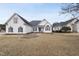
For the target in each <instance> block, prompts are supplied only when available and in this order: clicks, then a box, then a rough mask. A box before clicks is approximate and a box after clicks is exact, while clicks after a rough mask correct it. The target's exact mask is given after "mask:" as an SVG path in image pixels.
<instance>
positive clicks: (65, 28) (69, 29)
mask: <svg viewBox="0 0 79 59" xmlns="http://www.w3.org/2000/svg"><path fill="white" fill-rule="evenodd" d="M60 31H61V32H70V31H71V28H70V27H62V28H61V30H60Z"/></svg>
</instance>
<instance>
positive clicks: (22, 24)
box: [6, 15, 33, 33]
mask: <svg viewBox="0 0 79 59" xmlns="http://www.w3.org/2000/svg"><path fill="white" fill-rule="evenodd" d="M14 17H18V16H17V15H15V16H14ZM14 17H12V18H11V20H10V21H9V22H8V24H6V33H10V32H8V28H9V27H10V26H11V27H13V32H12V33H18V28H19V27H22V28H23V33H29V32H32V31H33V30H32V27H31V26H29V25H27V24H26V25H25V22H24V21H23V20H22V19H20V17H18V20H17V21H18V22H17V23H14V19H13V18H14Z"/></svg>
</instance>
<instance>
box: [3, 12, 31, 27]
mask: <svg viewBox="0 0 79 59" xmlns="http://www.w3.org/2000/svg"><path fill="white" fill-rule="evenodd" d="M15 15H17V16H18V17H19V18H20V19H21V20H23V22H25V23H26V24H28V25H30V26H31V24H30V23H29V22H28V21H27V20H25V19H24V18H23V17H21V16H20V15H19V14H17V13H14V14H13V15H12V16H11V17H10V18H9V20H8V21H7V22H6V23H5V24H7V23H8V22H9V21H10V20H11V19H12V18H13V17H14V16H15Z"/></svg>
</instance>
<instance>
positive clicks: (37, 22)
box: [30, 20, 41, 26]
mask: <svg viewBox="0 0 79 59" xmlns="http://www.w3.org/2000/svg"><path fill="white" fill-rule="evenodd" d="M40 22H41V21H40V20H39V21H37V20H34V21H31V22H30V24H31V25H32V26H37V25H38V24H39V23H40Z"/></svg>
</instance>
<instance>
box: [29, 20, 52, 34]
mask: <svg viewBox="0 0 79 59" xmlns="http://www.w3.org/2000/svg"><path fill="white" fill-rule="evenodd" d="M30 24H31V25H32V27H33V31H34V32H44V33H51V32H52V25H51V24H50V23H49V22H48V21H47V20H46V19H43V20H42V21H36V20H35V21H31V22H30Z"/></svg>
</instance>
